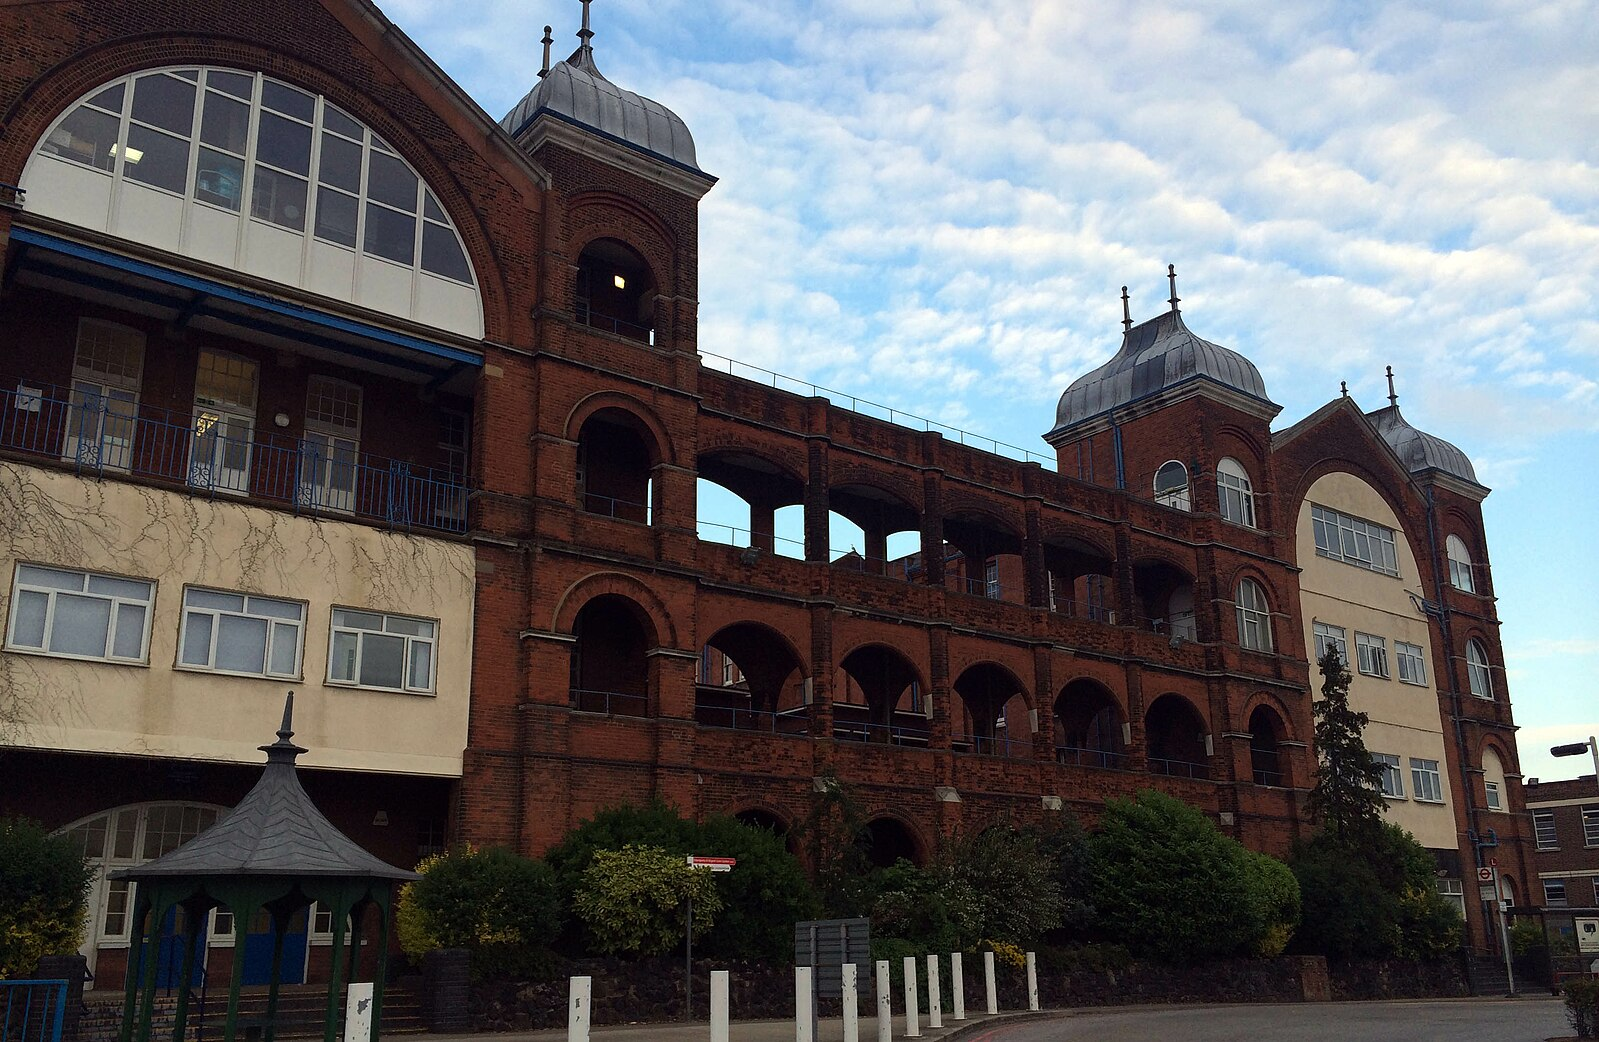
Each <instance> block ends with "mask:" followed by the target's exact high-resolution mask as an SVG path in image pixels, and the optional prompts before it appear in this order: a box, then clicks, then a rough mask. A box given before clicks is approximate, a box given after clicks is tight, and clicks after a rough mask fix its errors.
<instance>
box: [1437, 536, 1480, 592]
mask: <svg viewBox="0 0 1599 1042" xmlns="http://www.w3.org/2000/svg"><path fill="white" fill-rule="evenodd" d="M1444 552H1445V553H1447V554H1448V555H1449V585H1450V586H1453V587H1454V588H1455V589H1457V590H1465V591H1466V592H1467V593H1476V592H1477V587H1476V584H1474V583H1473V582H1472V581H1471V551H1470V550H1467V549H1466V541H1465V540H1464V539H1461V538H1460V537H1459V536H1458V535H1452V536H1450V537H1449V538H1448V539H1446V540H1444Z"/></svg>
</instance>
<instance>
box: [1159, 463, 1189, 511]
mask: <svg viewBox="0 0 1599 1042" xmlns="http://www.w3.org/2000/svg"><path fill="white" fill-rule="evenodd" d="M1155 502H1157V503H1159V504H1160V505H1161V506H1163V507H1175V508H1176V509H1178V510H1187V509H1188V508H1189V500H1188V468H1187V467H1185V466H1183V465H1182V464H1181V463H1179V462H1177V461H1176V460H1168V461H1167V462H1165V463H1162V464H1161V465H1160V469H1159V470H1157V471H1155Z"/></svg>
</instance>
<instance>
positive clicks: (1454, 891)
mask: <svg viewBox="0 0 1599 1042" xmlns="http://www.w3.org/2000/svg"><path fill="white" fill-rule="evenodd" d="M1438 896H1439V897H1442V898H1443V899H1444V900H1445V901H1447V902H1449V907H1451V908H1453V909H1454V910H1455V911H1456V912H1459V913H1460V918H1462V919H1464V918H1466V888H1465V884H1463V883H1462V882H1461V881H1460V880H1458V879H1440V880H1438Z"/></svg>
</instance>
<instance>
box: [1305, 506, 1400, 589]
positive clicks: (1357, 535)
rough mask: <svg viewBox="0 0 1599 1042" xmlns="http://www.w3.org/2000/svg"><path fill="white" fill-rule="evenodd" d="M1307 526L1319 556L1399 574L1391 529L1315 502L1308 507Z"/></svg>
mask: <svg viewBox="0 0 1599 1042" xmlns="http://www.w3.org/2000/svg"><path fill="white" fill-rule="evenodd" d="M1310 526H1311V530H1312V533H1313V534H1314V536H1315V538H1316V553H1317V554H1318V555H1319V556H1321V557H1327V558H1330V559H1332V560H1334V561H1343V562H1344V563H1345V564H1352V565H1355V566H1356V567H1359V568H1369V569H1371V570H1372V571H1374V572H1382V573H1383V574H1384V575H1398V574H1399V556H1398V553H1397V551H1396V550H1395V548H1394V530H1393V529H1391V528H1384V527H1383V526H1382V525H1378V524H1373V523H1372V522H1370V521H1363V520H1361V519H1360V518H1358V517H1350V516H1349V515H1348V514H1343V513H1340V512H1338V511H1336V510H1330V509H1328V508H1327V507H1323V506H1316V505H1315V504H1314V503H1313V504H1311V507H1310Z"/></svg>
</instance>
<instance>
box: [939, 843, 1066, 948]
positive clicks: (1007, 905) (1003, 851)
mask: <svg viewBox="0 0 1599 1042" xmlns="http://www.w3.org/2000/svg"><path fill="white" fill-rule="evenodd" d="M938 862H939V866H940V868H942V869H943V872H944V874H945V875H946V876H947V878H948V880H949V883H950V884H952V887H951V889H952V890H953V893H952V895H951V896H952V907H960V906H961V905H960V902H961V899H962V898H963V897H964V895H967V894H969V895H970V897H969V898H966V899H965V903H966V904H967V905H968V906H969V909H970V911H969V913H968V914H969V915H970V917H971V919H972V921H970V922H963V923H960V924H959V925H960V926H961V927H963V929H962V936H961V937H960V941H961V942H962V943H963V944H965V945H972V944H975V943H976V942H978V941H980V940H988V941H1001V942H1010V943H1013V944H1021V945H1030V944H1036V943H1037V942H1038V940H1039V939H1040V938H1041V937H1043V935H1044V934H1045V933H1046V932H1048V931H1050V930H1053V929H1056V928H1057V927H1059V926H1060V925H1061V922H1062V916H1063V914H1064V912H1065V907H1066V900H1065V894H1064V893H1063V892H1062V889H1061V884H1060V878H1059V867H1058V866H1057V864H1056V863H1055V862H1054V861H1053V860H1051V858H1050V856H1049V853H1048V852H1047V851H1046V849H1045V847H1044V845H1043V844H1042V843H1041V842H1040V840H1039V838H1038V835H1037V833H1036V832H1033V831H1031V830H1018V829H1015V828H1012V827H1010V826H1009V825H1004V824H1001V825H994V826H991V827H989V828H987V829H984V830H983V831H981V832H978V833H976V834H973V835H967V836H957V837H956V838H955V839H954V840H953V841H951V842H950V843H948V844H946V845H945V847H944V848H943V849H942V850H941V851H940V852H939V857H938Z"/></svg>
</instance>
